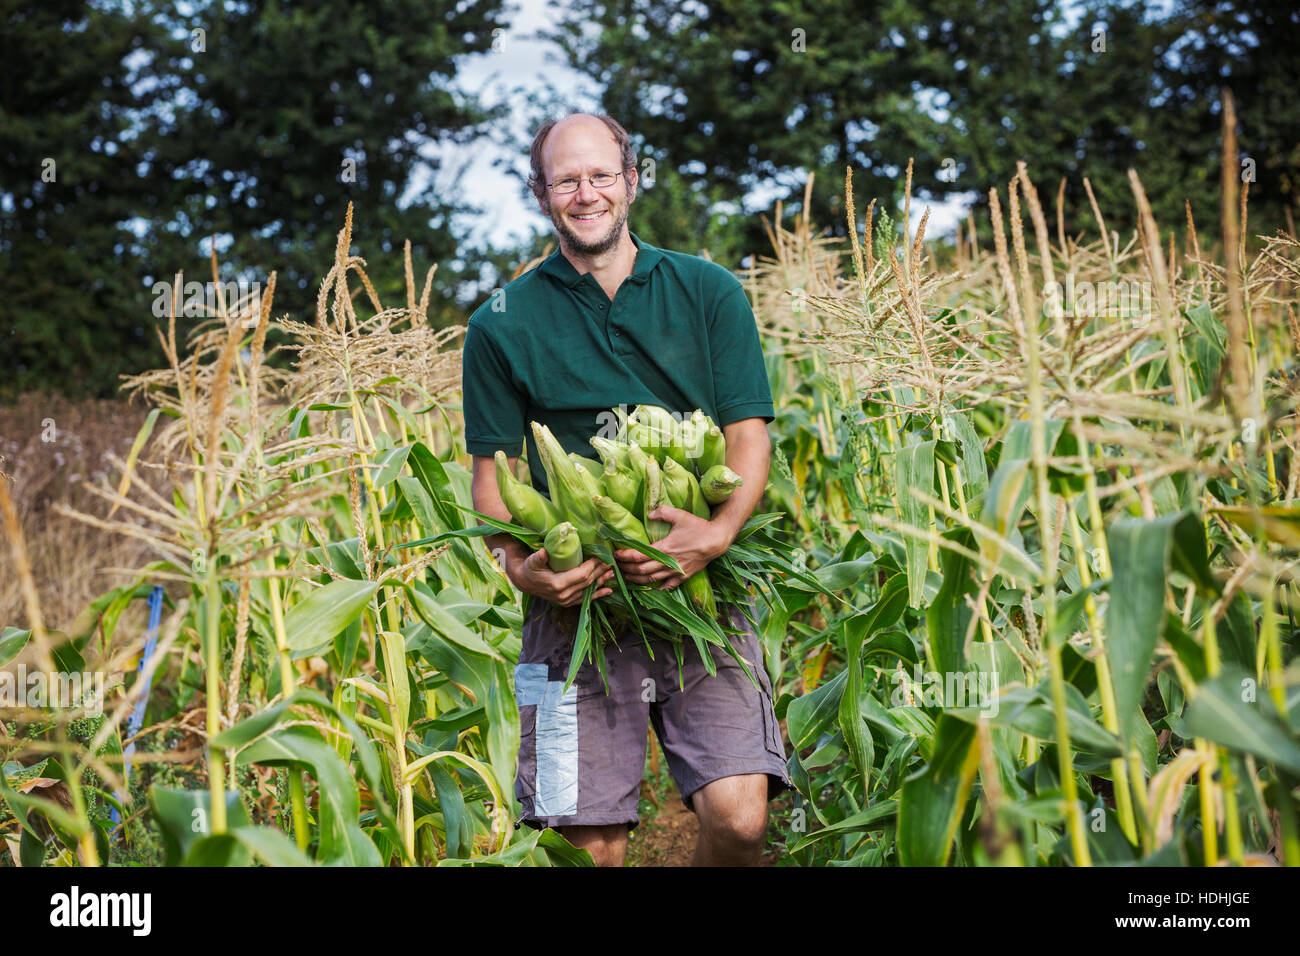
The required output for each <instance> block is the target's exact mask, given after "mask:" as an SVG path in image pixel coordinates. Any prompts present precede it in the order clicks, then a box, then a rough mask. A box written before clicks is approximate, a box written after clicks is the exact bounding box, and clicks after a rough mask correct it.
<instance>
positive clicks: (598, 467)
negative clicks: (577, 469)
mask: <svg viewBox="0 0 1300 956" xmlns="http://www.w3.org/2000/svg"><path fill="white" fill-rule="evenodd" d="M569 460H570V461H571V462H573V463H574V464H575V465H581V466H582V467H583V468H584V469H586V472H587V474H589V475H591V477H593V478H595V479H597V480H599V479H600V476H601V474H602V473H603V472H604V471H605V465H604V463H603V462H599V461H596V459H594V458H583V457H582V456H581V455H579V454H578V453H577V452H576V451H571V452H569Z"/></svg>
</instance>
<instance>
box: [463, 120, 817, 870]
mask: <svg viewBox="0 0 1300 956" xmlns="http://www.w3.org/2000/svg"><path fill="white" fill-rule="evenodd" d="M529 185H530V187H531V189H532V190H533V193H534V195H535V196H536V197H537V202H538V205H539V206H540V208H541V210H542V212H543V213H544V214H545V215H546V216H548V217H549V218H550V220H551V223H552V225H553V226H554V228H555V234H556V237H557V239H558V245H559V248H558V249H557V250H556V251H555V252H554V253H553V254H552V255H550V256H549V257H548V258H547V259H546V260H545V261H543V262H542V264H541V265H540V266H538V267H537V268H536V269H533V270H531V271H530V272H527V273H525V274H524V275H522V276H520V277H519V278H517V279H516V280H514V281H513V282H511V283H510V284H509V285H507V286H506V287H505V289H504V290H503V294H502V295H499V296H494V297H493V299H491V300H489V302H487V303H485V304H484V305H483V306H482V307H480V308H479V309H478V310H477V311H476V312H475V313H474V314H473V316H471V317H470V321H469V326H468V330H467V332H466V337H465V350H464V379H463V385H464V409H465V434H466V447H467V449H468V451H469V453H470V455H471V456H473V460H474V477H473V495H474V507H475V508H476V509H477V510H479V511H481V512H482V513H483V514H487V515H492V516H494V517H498V518H501V519H503V520H509V517H510V515H509V511H508V509H507V508H506V507H505V505H504V503H503V502H502V501H501V498H500V495H499V493H498V491H497V486H496V480H495V466H494V459H493V456H494V455H495V453H496V451H497V450H498V449H501V450H504V451H505V453H506V455H507V456H508V457H509V460H510V464H511V466H512V467H513V466H514V464H515V462H516V461H517V458H518V455H519V454H520V450H521V447H525V448H526V450H527V452H528V460H529V461H530V462H537V461H539V460H540V459H539V457H538V455H537V449H536V447H535V445H534V443H533V439H532V435H531V430H530V429H529V428H528V427H527V424H528V422H531V421H538V422H541V423H542V424H545V425H547V426H548V427H549V428H550V429H551V431H552V432H553V433H554V434H555V436H556V438H557V439H558V440H559V441H560V443H561V444H562V445H563V446H564V448H565V450H566V451H569V452H577V453H578V454H584V455H590V454H591V448H590V445H589V444H588V439H590V438H591V437H592V436H593V435H596V434H598V433H600V430H601V425H602V422H603V423H606V424H607V423H608V419H609V410H610V408H612V407H615V406H620V405H621V406H626V407H628V408H631V407H632V406H634V405H637V404H652V405H659V406H661V407H664V408H667V409H669V410H670V411H674V412H679V413H681V414H683V415H689V414H690V412H691V411H692V410H693V409H695V408H700V409H703V410H704V411H705V412H706V413H707V414H709V415H710V416H711V417H712V418H713V420H714V421H716V422H717V423H718V425H719V427H721V428H722V429H723V433H724V435H725V436H726V444H727V465H728V467H730V468H731V469H732V470H733V471H735V472H736V473H737V474H739V475H740V476H741V478H742V479H743V482H744V483H743V484H742V485H741V486H740V488H739V489H737V490H736V492H735V493H734V494H733V495H732V496H731V498H729V499H728V500H727V501H726V502H725V503H723V504H722V505H719V506H718V507H717V508H715V509H714V510H713V512H712V516H711V518H710V519H708V520H705V519H702V518H699V517H697V516H695V515H693V514H691V513H690V512H687V511H682V510H680V509H677V508H673V507H671V506H665V507H662V508H660V509H658V510H657V511H656V512H654V513H652V514H651V517H652V518H659V519H662V520H664V521H668V522H670V523H671V524H672V531H671V533H670V534H669V535H668V536H667V537H665V538H663V539H662V540H661V541H659V542H657V543H656V547H657V548H659V549H660V550H662V551H664V552H665V553H667V554H670V555H672V556H673V558H675V559H676V560H677V563H678V564H679V565H680V566H681V571H680V572H677V571H673V570H672V569H671V568H669V567H667V566H666V565H664V564H662V563H660V562H659V561H657V560H654V559H651V558H647V557H646V556H645V555H643V554H641V553H640V552H638V551H630V550H620V551H615V552H614V558H615V560H616V561H617V562H618V564H619V568H620V570H621V572H622V574H623V576H624V578H625V579H626V580H628V581H630V582H632V583H636V584H645V585H657V586H659V587H661V588H675V587H677V586H679V585H680V584H681V583H682V582H683V581H685V580H686V579H687V578H689V577H690V576H691V575H693V574H694V573H695V572H697V571H699V570H700V569H702V568H704V567H705V566H707V565H708V563H709V562H710V561H712V560H713V559H714V558H717V557H718V556H720V555H722V554H723V553H724V552H725V551H726V550H727V549H728V548H729V547H730V546H731V543H732V541H734V540H735V537H736V534H737V533H738V532H739V531H740V529H741V527H742V526H743V525H744V523H745V521H746V520H747V519H748V518H749V516H750V514H752V513H753V510H754V507H755V506H756V505H757V503H758V500H759V498H760V497H761V495H762V492H763V489H764V487H765V486H766V483H767V474H768V468H769V464H770V456H771V444H770V442H769V439H768V434H767V422H769V421H771V420H772V418H773V408H772V396H771V391H770V388H769V386H768V381H767V373H766V367H765V364H764V361H763V353H762V349H761V346H760V343H759V338H758V330H757V327H756V324H755V321H754V315H753V312H752V310H751V309H750V306H749V300H748V297H747V296H746V295H745V291H744V288H743V287H742V286H741V284H740V282H739V281H738V280H737V279H736V278H735V276H733V275H732V274H731V273H730V272H728V271H727V270H726V269H724V268H722V267H721V266H718V265H716V264H714V263H711V262H708V261H706V260H704V259H701V258H699V257H697V256H691V255H686V254H684V253H679V252H673V251H669V250H665V249H657V248H655V247H654V246H651V245H650V244H649V243H646V242H643V241H641V240H640V239H638V238H637V237H636V235H635V234H634V233H632V232H630V231H629V229H628V224H627V220H628V212H629V209H630V207H631V205H632V203H633V202H634V201H635V199H636V196H637V185H638V181H637V169H636V157H635V153H634V152H633V149H632V145H631V142H630V140H629V138H628V135H627V132H626V131H625V130H624V129H623V127H622V126H620V125H619V124H618V123H617V122H616V121H614V120H613V119H612V118H610V117H608V116H592V115H589V114H582V113H579V114H574V115H571V116H567V117H565V118H563V119H561V120H559V121H558V122H556V123H547V124H546V125H544V126H542V127H541V129H539V130H538V132H537V135H536V137H535V138H534V140H533V145H532V151H531V173H530V176H529ZM532 482H533V486H534V487H536V488H537V489H538V490H539V491H542V492H543V493H545V492H546V491H547V490H548V489H547V487H546V476H545V474H544V473H543V471H542V469H541V468H533V469H532ZM487 541H488V546H489V547H490V548H493V549H494V550H495V549H500V550H499V551H498V552H497V553H498V554H501V553H504V555H505V560H504V570H505V572H506V575H507V577H509V579H510V581H511V582H512V583H513V584H514V586H515V587H517V588H518V589H519V590H520V591H522V592H525V593H526V594H529V595H531V596H532V600H531V602H530V603H529V607H528V611H527V614H526V616H525V623H524V629H523V646H522V651H521V653H520V657H519V663H518V665H517V666H516V668H515V696H516V701H517V703H518V705H519V714H520V724H521V735H520V748H519V763H518V770H517V773H516V777H515V796H516V797H517V798H518V799H519V801H520V804H521V805H522V807H523V812H522V815H521V817H520V820H519V821H518V822H517V823H516V824H515V825H516V827H518V826H519V825H520V824H521V823H526V824H527V825H529V826H532V827H535V828H541V827H555V828H556V829H558V830H559V831H560V832H561V833H562V834H563V835H564V836H565V837H566V838H567V839H568V840H569V841H570V842H572V843H573V844H574V845H575V846H578V847H582V848H585V849H586V850H588V851H590V853H591V855H592V858H593V859H594V860H595V862H596V864H597V865H600V866H621V865H623V860H624V857H625V854H626V851H627V837H628V833H629V831H630V830H631V828H633V827H635V826H636V825H637V823H638V822H639V817H638V814H637V801H638V798H639V794H640V784H641V780H642V777H643V775H644V769H645V759H646V749H645V748H646V741H647V737H648V727H649V726H651V725H652V726H653V727H654V730H655V732H656V734H657V735H658V738H659V741H660V744H661V746H662V748H663V750H664V753H665V756H666V759H667V763H668V767H669V770H670V771H671V772H672V774H673V778H674V780H675V781H676V783H677V786H678V789H679V790H680V791H681V794H682V800H683V802H684V803H685V804H686V806H687V807H688V808H689V809H690V810H692V811H693V812H694V813H695V814H696V815H697V816H698V818H699V821H700V837H699V842H698V844H697V846H696V850H695V855H694V858H693V862H694V863H695V864H696V865H753V864H756V863H757V862H758V861H759V859H760V858H761V856H762V852H763V843H764V837H765V833H766V828H767V803H768V800H770V799H771V798H772V797H774V796H776V795H777V794H779V793H781V792H783V791H785V790H787V789H793V788H792V787H791V786H790V780H789V777H788V775H787V774H786V769H785V761H786V757H785V749H784V745H783V743H782V741H781V732H780V728H779V725H778V724H777V720H776V716H775V713H774V711H773V703H772V687H771V682H770V679H769V677H768V674H767V669H766V667H765V665H764V660H763V648H762V643H761V642H760V641H759V639H758V636H757V635H756V634H755V633H754V631H753V628H752V626H751V625H749V623H748V622H747V621H746V619H745V615H744V613H743V612H742V610H741V609H740V608H737V607H731V608H725V609H723V610H724V611H725V613H727V614H728V615H729V616H730V619H731V621H732V622H733V624H735V625H736V626H737V627H739V628H741V629H742V630H743V631H744V634H745V636H744V640H743V641H741V640H737V643H736V646H737V649H738V651H739V653H740V654H741V656H742V657H744V658H745V659H746V661H747V663H748V664H749V665H750V669H751V671H752V672H754V674H755V676H756V677H757V678H758V680H759V683H760V685H761V688H755V686H754V684H753V683H752V682H751V681H750V680H749V679H748V678H747V677H746V676H745V675H744V672H743V671H742V670H741V668H740V667H739V665H738V664H737V663H736V662H735V661H734V660H733V659H732V658H731V657H730V656H729V655H727V654H726V653H724V652H721V651H716V650H715V649H713V648H710V652H711V653H713V654H714V663H715V666H716V668H717V674H716V676H710V675H709V674H708V673H707V670H706V668H705V665H704V662H703V660H701V659H700V658H699V655H698V652H697V651H696V650H695V649H694V647H693V645H688V647H687V649H686V667H685V669H684V671H683V673H682V674H681V675H680V679H679V675H678V669H677V667H676V661H675V658H674V655H673V653H672V649H671V645H670V644H668V642H667V640H666V639H665V638H662V637H655V638H652V639H651V642H650V643H651V648H652V649H653V650H654V655H653V658H651V656H650V654H649V653H648V652H647V648H646V646H645V645H644V644H643V643H641V642H639V641H637V640H635V639H629V640H622V639H620V640H619V642H618V649H615V648H614V647H610V648H609V649H608V650H607V655H606V661H607V676H608V681H609V688H608V693H607V692H606V688H605V685H604V683H603V681H602V679H601V676H600V674H599V673H598V672H597V670H596V668H595V667H594V666H593V665H592V664H591V663H590V662H584V663H583V665H582V666H581V667H580V669H579V671H578V675H577V678H576V680H575V682H574V685H573V686H572V687H571V688H570V689H569V691H568V692H567V693H564V692H562V691H563V686H564V681H565V677H566V675H567V673H568V669H569V661H570V654H571V653H572V648H573V636H572V633H571V631H566V629H565V627H563V626H561V624H560V623H559V622H558V621H557V617H556V615H555V614H554V613H553V612H554V611H555V610H556V609H558V608H569V607H573V606H575V605H577V604H580V603H581V601H582V596H583V592H584V591H585V590H586V589H587V588H588V587H590V586H592V585H594V586H595V591H594V595H593V597H594V598H595V599H599V598H602V597H604V596H606V595H608V594H610V593H612V586H611V582H610V578H611V577H612V576H613V574H614V571H613V569H612V568H610V567H608V566H606V565H604V564H602V563H601V562H600V561H599V560H597V559H595V558H591V559H589V560H587V561H586V562H584V563H583V564H581V565H579V566H578V567H577V568H574V569H573V570H571V571H565V572H562V573H554V572H552V571H551V570H550V568H549V567H548V565H547V560H546V557H547V556H546V552H545V550H544V549H543V550H539V551H536V552H531V553H530V552H529V551H528V550H527V548H525V547H524V546H523V545H522V544H520V543H519V542H518V541H516V540H515V539H514V538H511V537H509V536H507V535H493V536H490V537H488V539H487ZM752 611H753V604H752V601H751V603H750V612H751V613H752Z"/></svg>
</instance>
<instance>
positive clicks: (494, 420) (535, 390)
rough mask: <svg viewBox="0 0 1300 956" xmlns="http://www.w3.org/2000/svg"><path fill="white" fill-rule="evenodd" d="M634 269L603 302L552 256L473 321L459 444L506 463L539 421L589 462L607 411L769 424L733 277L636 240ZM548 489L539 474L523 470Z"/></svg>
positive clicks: (758, 358)
mask: <svg viewBox="0 0 1300 956" xmlns="http://www.w3.org/2000/svg"><path fill="white" fill-rule="evenodd" d="M632 241H633V243H635V245H636V247H637V255H636V261H635V264H634V267H633V270H632V274H631V275H630V276H628V277H627V278H626V279H624V280H623V284H622V285H621V286H620V287H619V289H618V292H617V294H616V295H615V296H614V299H613V300H612V301H611V300H610V298H609V296H607V295H606V294H605V291H604V290H603V289H602V288H601V287H600V284H599V283H598V282H597V281H596V280H595V279H594V278H593V277H592V276H591V275H590V274H584V273H579V272H578V271H577V270H576V269H575V268H574V267H573V265H572V264H571V263H570V262H569V260H568V259H566V258H564V256H563V255H562V254H561V253H560V251H559V250H558V249H557V250H556V251H555V252H553V253H552V254H551V255H550V256H548V257H547V258H546V260H545V261H543V262H542V264H541V265H540V266H538V267H537V268H536V269H533V270H531V271H529V272H526V273H525V274H524V275H522V276H520V277H519V278H517V279H515V280H514V281H513V282H511V283H510V284H509V285H507V286H506V287H505V288H504V289H502V290H501V291H500V292H497V293H495V294H494V295H493V296H492V297H490V298H489V299H488V301H487V302H485V303H483V305H481V306H480V307H479V308H478V309H477V310H475V312H474V314H473V315H471V316H470V319H469V327H468V329H467V330H466V333H465V349H464V354H463V371H462V386H463V394H464V403H465V404H464V409H465V447H466V449H467V450H468V451H469V453H470V454H471V455H488V456H490V455H493V454H494V453H495V452H496V451H497V449H501V450H502V451H504V452H505V453H506V454H507V455H509V456H511V457H514V456H516V455H518V454H519V452H520V449H521V448H522V447H523V446H524V443H525V441H526V442H527V452H528V460H529V461H530V462H536V461H538V460H539V459H538V457H537V448H536V446H535V444H534V442H533V436H532V429H531V428H530V427H529V422H532V421H538V422H541V423H542V424H544V425H546V426H548V427H549V428H550V429H551V432H552V433H553V434H554V435H555V437H556V438H557V439H558V440H559V441H560V443H561V444H562V445H563V446H564V448H565V450H566V451H570V452H577V453H578V454H579V455H584V456H586V457H595V452H594V451H593V449H592V447H591V445H590V444H588V439H590V438H591V437H592V436H594V435H604V436H606V437H610V438H612V437H614V432H615V431H616V430H617V427H618V424H617V420H616V419H615V417H614V415H613V414H612V413H611V411H610V409H611V408H613V407H614V406H618V405H625V406H626V408H627V410H628V411H631V410H632V409H633V408H634V407H635V406H637V405H639V404H652V405H660V406H662V407H664V408H666V409H668V410H669V411H674V412H681V413H683V414H684V415H689V414H690V413H691V411H693V410H694V409H696V408H699V409H702V410H703V411H704V412H705V413H706V414H707V415H709V416H711V417H712V418H713V420H714V421H715V422H717V423H718V425H719V426H725V425H729V424H731V423H732V422H735V421H739V420H741V419H743V418H763V419H765V420H766V421H771V420H772V419H773V417H774V415H773V409H772V392H771V388H770V387H769V385H768V381H767V370H766V367H765V365H764V361H763V351H762V347H761V345H760V344H759V339H758V328H757V325H756V324H755V322H754V313H753V310H752V309H751V308H750V306H749V298H748V297H747V296H746V294H745V289H744V287H743V286H742V285H741V284H740V281H739V280H738V279H737V278H736V277H735V276H733V275H732V274H731V273H730V272H728V271H727V270H726V269H724V268H723V267H722V266H720V265H718V264H716V263H713V262H709V261H707V260H705V259H701V258H699V257H698V256H691V255H686V254H685V253H680V252H672V251H670V250H667V249H656V248H655V247H654V246H651V245H649V244H648V243H645V242H642V241H641V240H639V239H638V238H637V237H636V235H635V233H634V234H632ZM532 479H533V486H534V487H535V488H537V489H538V490H540V491H543V492H545V491H546V490H547V489H546V474H545V472H544V471H543V470H542V469H541V468H540V467H534V468H533V469H532Z"/></svg>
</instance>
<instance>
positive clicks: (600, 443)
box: [590, 436, 628, 469]
mask: <svg viewBox="0 0 1300 956" xmlns="http://www.w3.org/2000/svg"><path fill="white" fill-rule="evenodd" d="M590 442H591V447H592V448H594V449H596V454H598V455H600V460H601V461H603V462H604V463H605V468H606V469H608V468H609V466H610V465H611V464H612V465H613V466H614V467H615V468H622V469H626V468H627V467H628V460H627V451H628V446H627V443H626V442H619V441H611V440H610V439H608V438H601V437H599V436H597V437H595V438H592V439H590Z"/></svg>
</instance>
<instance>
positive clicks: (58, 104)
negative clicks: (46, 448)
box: [0, 0, 172, 396]
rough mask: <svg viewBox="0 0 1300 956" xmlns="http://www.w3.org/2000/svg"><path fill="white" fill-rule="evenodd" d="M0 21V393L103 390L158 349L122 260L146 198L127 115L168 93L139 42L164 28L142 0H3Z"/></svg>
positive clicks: (156, 45)
mask: <svg viewBox="0 0 1300 956" xmlns="http://www.w3.org/2000/svg"><path fill="white" fill-rule="evenodd" d="M0 22H3V24H4V28H3V30H0V57H3V59H4V63H5V70H4V73H3V76H2V77H0V301H3V302H4V308H3V310H0V343H3V348H4V350H5V353H6V355H7V356H8V364H7V369H6V371H7V374H6V375H5V376H3V378H2V379H0V396H4V395H10V394H13V393H14V392H16V391H18V390H21V389H25V388H31V387H37V386H40V387H45V388H54V389H63V390H66V391H70V392H79V391H84V390H86V389H91V390H101V391H106V390H110V389H112V388H114V387H115V386H116V384H117V378H116V373H117V371H119V370H120V369H131V368H140V367H142V364H143V363H144V362H145V360H146V356H150V355H152V354H153V353H154V351H155V349H156V342H155V341H154V339H153V333H152V331H151V329H150V326H151V325H152V317H151V316H150V314H149V311H148V304H147V301H146V300H145V299H144V297H143V295H142V292H143V291H144V290H143V288H142V286H141V284H140V280H139V277H138V275H135V274H132V272H131V271H130V270H129V269H125V268H123V262H124V259H125V258H129V253H128V249H129V247H130V246H131V244H132V243H133V242H134V240H135V236H134V234H133V233H132V231H131V229H130V226H129V224H130V223H131V221H132V220H133V219H134V217H136V216H139V215H141V214H145V215H147V214H148V212H147V211H148V209H149V204H150V203H151V202H152V201H153V195H152V190H151V189H150V188H149V184H148V183H147V182H145V181H144V180H143V179H142V178H141V177H140V176H139V174H138V172H137V167H138V164H139V163H140V162H142V160H143V151H142V149H141V142H140V138H139V132H140V123H139V121H138V120H137V119H136V117H137V116H138V115H139V114H140V113H144V112H147V111H149V110H150V109H152V108H153V107H154V106H155V105H156V104H157V103H158V102H159V100H160V99H161V98H162V97H163V96H165V95H166V93H167V88H166V82H165V80H164V79H163V78H161V77H159V76H158V75H157V74H156V73H155V72H154V71H153V69H152V66H151V64H150V62H149V58H148V56H147V54H146V53H145V52H144V51H149V50H154V51H165V50H167V49H168V48H169V47H170V46H171V43H172V41H171V40H170V39H169V37H168V36H167V34H166V32H165V31H164V30H163V29H162V28H161V27H159V26H157V25H156V24H155V23H154V22H153V21H152V20H151V19H150V15H149V9H148V6H147V5H142V6H139V7H137V8H135V10H134V12H132V13H126V12H123V11H122V10H119V9H114V8H104V7H100V6H95V5H88V4H85V3H79V2H74V0H42V2H35V3H13V2H10V3H6V4H5V5H4V7H3V11H2V12H0ZM142 54H143V55H142ZM128 57H132V58H133V59H134V60H136V61H137V62H136V63H135V65H134V66H132V67H128V66H126V65H125V64H124V60H125V59H126V58H128Z"/></svg>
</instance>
